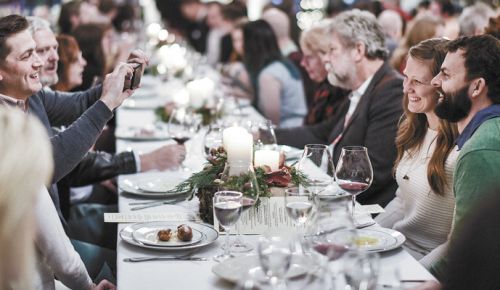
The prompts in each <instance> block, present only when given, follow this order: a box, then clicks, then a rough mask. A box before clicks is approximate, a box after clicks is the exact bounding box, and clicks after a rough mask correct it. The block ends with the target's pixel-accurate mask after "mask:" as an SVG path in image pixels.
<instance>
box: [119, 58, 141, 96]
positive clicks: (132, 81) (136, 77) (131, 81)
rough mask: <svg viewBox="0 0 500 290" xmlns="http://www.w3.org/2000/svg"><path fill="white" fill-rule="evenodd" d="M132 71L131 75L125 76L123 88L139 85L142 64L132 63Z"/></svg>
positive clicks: (130, 88) (135, 87)
mask: <svg viewBox="0 0 500 290" xmlns="http://www.w3.org/2000/svg"><path fill="white" fill-rule="evenodd" d="M134 65H135V67H134V72H133V73H132V77H131V78H128V77H125V83H124V84H123V90H124V91H125V90H127V89H129V90H135V89H137V88H138V87H139V84H140V83H141V77H142V74H143V69H142V64H134Z"/></svg>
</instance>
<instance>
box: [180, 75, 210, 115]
mask: <svg viewBox="0 0 500 290" xmlns="http://www.w3.org/2000/svg"><path fill="white" fill-rule="evenodd" d="M186 88H187V90H188V91H189V99H190V104H191V106H192V107H194V108H201V107H203V106H204V105H205V104H206V103H207V102H208V101H210V99H212V98H213V95H214V91H215V83H214V82H213V81H212V80H211V79H209V78H202V79H198V80H194V81H190V82H189V83H187V85H186Z"/></svg>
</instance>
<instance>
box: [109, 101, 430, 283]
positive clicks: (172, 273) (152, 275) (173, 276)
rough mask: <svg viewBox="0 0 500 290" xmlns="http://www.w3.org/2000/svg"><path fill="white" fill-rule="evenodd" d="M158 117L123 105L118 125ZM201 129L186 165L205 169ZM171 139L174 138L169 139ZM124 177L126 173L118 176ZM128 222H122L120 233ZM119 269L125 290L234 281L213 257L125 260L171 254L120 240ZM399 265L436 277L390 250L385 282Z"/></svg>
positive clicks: (139, 145) (413, 275)
mask: <svg viewBox="0 0 500 290" xmlns="http://www.w3.org/2000/svg"><path fill="white" fill-rule="evenodd" d="M245 112H246V113H248V117H247V118H251V119H255V118H259V116H258V115H257V113H256V112H255V111H254V110H253V109H251V108H245ZM154 121H155V116H154V114H153V112H152V111H148V110H126V109H120V110H119V111H118V114H117V124H118V126H132V125H133V126H137V125H138V124H146V123H153V122H154ZM201 139H202V133H200V135H199V136H196V137H195V138H193V139H192V140H191V141H189V142H188V143H187V144H186V146H187V148H188V155H189V157H188V159H187V165H188V166H189V167H191V168H193V169H194V171H195V172H196V171H198V170H200V169H201V167H202V163H203V157H202V147H201ZM167 142H172V141H167ZM167 142H127V141H123V140H119V141H118V142H117V149H118V151H122V150H126V149H134V150H136V151H138V152H148V151H151V150H153V149H155V148H157V147H158V146H160V145H162V144H165V143H167ZM165 174H169V175H170V174H171V175H176V174H180V173H179V172H175V171H172V172H165ZM122 179H123V176H122V177H120V178H119V183H120V182H121V181H120V180H122ZM134 199H136V198H135V197H133V196H130V195H124V194H123V193H120V197H119V210H120V212H129V211H130V207H129V205H128V203H129V202H131V201H132V200H134ZM197 209H198V204H197V200H196V198H195V199H194V200H191V201H186V202H182V203H180V204H176V205H163V206H159V207H154V208H149V209H144V210H143V211H141V212H148V211H149V212H162V211H165V212H167V211H168V212H174V211H176V212H195V211H197ZM125 226H126V224H120V225H119V227H118V230H119V231H120V230H121V229H123V228H124V227H125ZM244 238H245V239H246V241H249V242H252V243H254V244H255V243H256V242H257V236H245V237H244ZM222 243H223V239H221V238H219V239H218V240H217V241H216V242H215V243H213V244H212V245H210V246H207V247H204V248H202V249H200V250H199V251H197V252H196V255H197V256H203V257H213V256H215V255H217V254H219V253H220V251H221V249H220V246H221V245H222ZM117 254H118V258H117V267H118V273H117V275H118V277H117V278H118V282H117V283H118V289H120V290H129V289H130V290H149V289H155V290H156V289H176V290H177V289H186V290H203V289H231V288H232V287H233V285H231V284H230V283H228V282H225V281H223V280H222V279H219V278H218V277H217V276H216V275H215V274H213V273H212V270H211V269H212V267H213V266H214V265H215V263H216V262H214V261H212V260H211V259H209V260H208V261H152V262H143V263H127V262H123V259H124V258H129V257H138V256H158V255H169V253H168V252H161V251H155V250H148V249H143V248H139V247H135V246H132V245H129V244H127V243H126V242H124V241H122V240H120V238H118V244H117ZM395 269H399V272H400V277H401V279H403V280H429V279H434V278H433V276H432V275H431V274H430V273H429V272H428V271H427V270H426V269H425V268H423V267H422V266H421V265H420V264H419V263H418V262H417V261H416V260H415V259H414V258H413V257H411V256H410V255H409V254H408V253H407V252H405V251H404V250H403V249H401V248H400V249H398V250H394V251H390V252H388V253H383V254H382V255H381V271H380V276H379V283H380V284H390V283H391V280H392V279H394V277H395V276H394V271H395Z"/></svg>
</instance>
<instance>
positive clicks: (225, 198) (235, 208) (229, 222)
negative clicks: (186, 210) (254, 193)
mask: <svg viewBox="0 0 500 290" xmlns="http://www.w3.org/2000/svg"><path fill="white" fill-rule="evenodd" d="M242 197H243V194H242V193H241V192H237V191H218V192H216V193H215V194H214V198H213V207H214V213H215V217H216V218H217V220H218V221H219V224H220V225H221V226H222V227H223V228H224V231H225V232H226V241H225V247H223V249H224V253H223V254H220V255H217V256H215V257H214V260H215V261H217V262H222V261H224V260H226V259H228V258H231V257H232V255H231V252H230V251H229V248H230V246H229V234H230V231H231V227H232V226H233V225H234V224H235V223H236V222H237V221H238V219H239V218H240V215H241V198H242Z"/></svg>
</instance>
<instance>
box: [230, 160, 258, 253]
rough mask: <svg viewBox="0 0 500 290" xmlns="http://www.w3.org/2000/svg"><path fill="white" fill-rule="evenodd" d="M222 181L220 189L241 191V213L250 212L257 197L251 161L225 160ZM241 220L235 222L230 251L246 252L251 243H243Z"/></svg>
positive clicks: (256, 185) (256, 183)
mask: <svg viewBox="0 0 500 290" xmlns="http://www.w3.org/2000/svg"><path fill="white" fill-rule="evenodd" d="M221 180H222V181H223V182H224V183H223V185H222V186H220V189H221V190H234V191H239V192H242V193H243V197H242V201H241V205H242V213H245V214H251V213H252V212H251V209H252V208H253V207H254V206H255V204H256V203H257V200H258V198H259V193H260V192H259V185H258V182H257V176H256V175H255V171H254V168H253V165H252V163H249V162H246V161H234V162H232V163H229V162H227V163H226V166H225V167H224V171H223V172H222V175H221ZM240 226H241V222H240V223H237V224H236V232H237V234H236V239H235V241H234V242H233V244H232V245H231V246H230V247H231V251H232V252H239V253H242V252H248V251H251V250H252V249H253V247H252V245H251V244H249V243H245V242H244V241H243V239H242V237H241V235H240Z"/></svg>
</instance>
